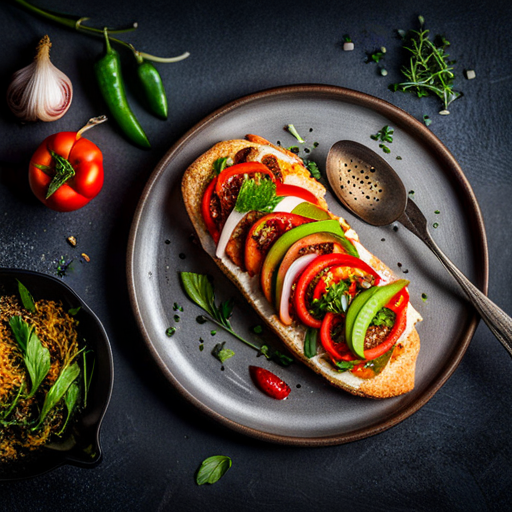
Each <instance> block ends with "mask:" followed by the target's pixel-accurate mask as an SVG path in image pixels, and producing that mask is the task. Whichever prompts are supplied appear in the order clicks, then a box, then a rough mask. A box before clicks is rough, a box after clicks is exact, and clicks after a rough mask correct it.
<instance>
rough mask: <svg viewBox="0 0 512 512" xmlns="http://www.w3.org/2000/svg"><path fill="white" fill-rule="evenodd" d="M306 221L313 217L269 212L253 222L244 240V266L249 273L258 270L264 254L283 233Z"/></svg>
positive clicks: (310, 220)
mask: <svg viewBox="0 0 512 512" xmlns="http://www.w3.org/2000/svg"><path fill="white" fill-rule="evenodd" d="M307 222H313V219H308V218H307V217H302V216H301V215H295V214H294V213H286V212H276V213H269V214H267V215H265V216H263V217H262V218H261V219H259V220H258V221H257V222H255V223H254V224H253V225H252V227H251V229H250V230H249V233H248V235H247V238H246V242H245V267H246V269H247V272H248V273H249V275H250V276H255V275H256V274H258V273H259V272H260V270H261V267H262V265H263V261H264V259H265V256H266V255H267V253H268V251H269V250H270V248H271V247H272V245H274V242H275V241H276V240H277V239H278V238H279V237H280V236H281V235H282V234H283V233H285V232H286V231H289V230H290V229H292V228H295V227H297V226H300V225H301V224H305V223H307Z"/></svg>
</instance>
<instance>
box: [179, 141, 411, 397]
mask: <svg viewBox="0 0 512 512" xmlns="http://www.w3.org/2000/svg"><path fill="white" fill-rule="evenodd" d="M248 137H249V138H252V140H251V141H247V140H243V139H235V140H229V141H224V142H219V143H218V144H216V145H215V146H213V147H212V148H211V149H210V150H208V151H207V152H206V153H204V154H202V155H201V156H199V157H198V158H197V159H196V160H195V161H194V162H193V163H192V164H191V165H190V166H189V168H188V169H187V170H186V171H185V174H184V175H183V179H182V194H183V200H184V203H185V207H186V209H187V212H188V215H189V217H190V220H191V222H192V224H193V226H194V229H195V230H196V233H197V236H198V238H199V240H200V242H201V245H202V246H203V248H204V250H205V251H206V252H207V253H208V254H209V255H210V256H211V257H212V258H213V259H214V260H215V261H216V263H217V264H218V266H219V267H220V268H221V270H222V271H223V272H224V273H225V274H226V276H227V277H228V278H229V279H230V280H231V281H232V282H233V283H234V284H235V285H236V286H237V287H238V288H239V290H240V291H241V293H242V294H243V295H244V297H245V298H246V299H247V301H248V302H249V303H250V304H251V305H252V306H253V307H254V308H255V309H256V311H257V312H258V313H259V314H260V316H261V317H262V319H263V320H264V321H265V322H266V324H267V325H269V326H270V327H271V328H272V329H273V330H274V331H275V332H276V333H277V334H278V335H279V337H280V338H281V339H282V341H283V342H284V343H285V345H286V346H287V347H288V348H289V350H290V351H291V352H292V353H293V354H294V355H295V357H296V358H297V359H299V360H300V361H302V362H303V363H304V364H306V365H307V366H309V367H310V368H312V369H313V370H314V371H315V372H316V373H318V374H320V375H322V376H323V377H324V378H326V379H327V380H328V381H329V382H330V383H331V384H332V385H334V386H336V387H339V388H342V389H344V390H346V391H348V392H350V393H352V394H354V395H358V396H363V397H368V398H388V397H393V396H398V395H401V394H403V393H407V392H408V391H411V390H412V389H413V388H414V375H415V367H416V359H417V356H418V352H419V348H420V338H419V335H418V333H417V331H416V329H415V327H414V325H415V323H416V322H417V321H419V320H421V317H420V316H419V314H418V313H417V312H416V311H415V310H414V308H413V307H412V306H411V305H410V304H409V306H408V307H409V310H408V329H407V331H406V335H405V336H404V337H403V338H402V339H401V340H400V344H401V345H402V346H403V349H402V350H400V351H397V352H398V356H395V354H394V355H393V357H392V358H391V360H390V362H389V363H388V365H387V366H386V368H385V369H384V370H383V371H382V372H381V373H380V374H379V375H377V376H376V377H374V378H372V379H364V380H363V379H360V378H358V377H356V376H354V375H353V374H351V373H350V372H343V373H340V372H338V371H337V370H336V369H335V368H334V366H333V365H332V364H331V363H330V362H329V359H328V356H327V355H326V354H325V353H320V352H319V354H318V355H317V356H316V357H313V358H311V359H309V358H307V357H306V356H305V355H304V352H303V343H304V335H305V332H306V330H305V328H304V326H300V325H294V326H285V325H284V324H282V323H281V321H280V320H279V317H278V316H277V314H276V312H275V310H274V308H273V307H272V305H270V304H269V303H268V302H267V301H266V300H265V298H264V296H263V294H262V292H261V291H260V288H259V278H258V277H259V276H255V277H253V278H250V277H249V276H248V274H247V273H245V272H242V271H241V270H240V269H239V268H238V267H236V266H235V265H234V264H233V263H232V262H231V261H229V260H228V259H227V258H223V259H219V258H217V257H216V256H215V249H216V246H215V243H214V242H213V240H212V238H211V237H210V235H209V233H208V231H207V229H206V225H205V223H204V221H203V218H202V215H201V200H202V196H203V193H204V191H205V189H206V187H207V186H208V183H209V182H210V180H211V175H212V165H213V162H214V161H215V160H217V159H218V158H221V157H230V158H233V159H234V157H235V155H236V153H237V152H238V151H240V150H241V149H243V148H247V147H253V148H255V149H257V150H258V151H260V152H261V151H263V152H264V151H265V150H266V148H268V147H270V146H268V145H265V144H262V143H261V140H263V141H264V139H261V138H259V137H254V136H248ZM255 141H258V142H255ZM272 149H273V151H274V154H275V151H276V149H277V150H279V149H278V148H275V147H273V146H272ZM283 154H284V153H283ZM284 158H285V159H286V161H287V164H286V165H285V167H286V168H287V169H286V170H285V172H283V177H284V181H285V182H288V183H293V184H297V185H302V186H303V187H305V188H308V189H309V190H311V191H312V192H313V193H314V194H315V195H317V197H319V199H321V201H323V202H324V203H325V200H324V194H325V188H324V187H323V185H322V184H320V183H319V182H317V181H316V180H314V179H312V178H311V177H310V176H309V172H308V171H307V169H305V168H304V167H303V166H302V165H301V164H299V163H297V165H294V164H293V163H292V159H291V157H290V156H289V155H287V156H286V157H284ZM325 204H326V203H325ZM340 223H341V224H342V226H343V227H344V229H346V228H347V227H348V225H347V224H346V222H345V221H343V220H342V219H340ZM350 234H351V238H352V239H353V240H355V241H356V242H355V243H356V244H357V248H358V250H359V251H360V254H361V252H363V253H364V257H363V256H362V258H363V259H365V260H366V261H367V262H368V263H370V264H371V265H372V266H373V267H374V268H375V269H376V270H377V271H378V272H379V273H380V274H381V275H383V276H386V277H387V278H388V279H396V277H395V276H394V274H393V273H392V272H391V270H390V269H389V268H388V267H387V266H386V265H385V264H384V263H383V262H382V261H380V260H379V259H378V258H376V257H375V256H374V255H372V254H370V253H369V252H368V251H366V249H364V248H363V247H362V246H361V245H360V243H359V241H358V238H357V235H356V234H355V232H353V230H351V231H350ZM347 235H348V233H347Z"/></svg>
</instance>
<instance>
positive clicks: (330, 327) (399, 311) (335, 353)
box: [320, 289, 409, 378]
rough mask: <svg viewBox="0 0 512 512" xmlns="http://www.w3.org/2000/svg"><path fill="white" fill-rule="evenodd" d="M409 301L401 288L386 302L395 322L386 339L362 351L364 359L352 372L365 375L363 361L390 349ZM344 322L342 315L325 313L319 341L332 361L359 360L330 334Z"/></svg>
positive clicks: (404, 319) (403, 323)
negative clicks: (393, 314)
mask: <svg viewBox="0 0 512 512" xmlns="http://www.w3.org/2000/svg"><path fill="white" fill-rule="evenodd" d="M408 303H409V293H408V292H407V290H406V289H403V290H401V291H400V292H399V293H397V294H396V295H395V297H393V299H391V300H390V301H389V303H388V304H386V306H385V307H386V308H388V309H391V310H392V311H394V312H395V314H396V318H395V324H394V325H393V328H392V329H391V332H390V333H389V334H388V335H387V336H386V339H385V340H384V341H383V342H382V343H381V344H380V345H377V346H376V347H374V348H371V349H368V350H365V351H364V356H365V358H364V360H363V361H362V362H361V363H360V364H358V365H356V366H355V367H354V368H353V370H352V371H353V373H356V374H357V373H359V374H360V375H361V377H362V378H363V376H364V375H365V372H363V368H364V363H365V361H371V360H373V359H377V358H378V357H380V356H382V355H383V354H385V353H386V352H387V351H388V350H390V349H391V348H392V347H393V345H394V344H395V343H396V342H397V341H398V339H399V338H400V336H401V335H402V334H403V332H404V330H405V327H406V325H407V304H408ZM341 323H343V326H341V327H343V329H341V331H344V323H345V317H344V315H336V314H334V313H327V314H326V315H325V317H324V319H323V321H322V324H321V326H320V342H321V343H322V346H323V347H324V349H325V351H326V352H327V353H328V354H329V355H330V356H331V358H332V359H333V360H334V361H357V360H360V358H358V357H357V356H356V355H354V354H353V353H352V352H351V351H350V349H349V347H348V345H347V343H346V342H345V341H341V342H337V341H335V339H334V338H333V336H332V334H333V331H335V329H336V327H338V326H340V324H341Z"/></svg>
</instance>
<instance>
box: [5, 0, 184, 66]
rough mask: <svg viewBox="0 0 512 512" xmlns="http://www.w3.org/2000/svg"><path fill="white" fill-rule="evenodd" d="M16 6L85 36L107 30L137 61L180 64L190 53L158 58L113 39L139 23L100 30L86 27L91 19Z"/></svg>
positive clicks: (23, 2) (24, 4)
mask: <svg viewBox="0 0 512 512" xmlns="http://www.w3.org/2000/svg"><path fill="white" fill-rule="evenodd" d="M12 1H13V2H14V3H15V4H17V5H18V6H19V7H21V8H22V9H25V10H26V11H28V12H30V13H31V14H35V15H39V16H41V17H43V18H46V19H48V20H50V21H53V22H55V23H58V24H59V25H63V26H65V27H67V28H70V29H73V30H76V31H77V32H83V33H85V34H89V35H94V36H100V37H104V36H105V30H106V31H107V34H108V39H109V40H110V41H112V42H114V43H117V44H120V45H122V46H124V47H125V48H128V49H129V50H131V51H132V52H133V55H134V56H135V58H136V59H139V58H143V59H146V60H151V61H153V62H164V63H169V62H179V61H180V60H183V59H186V58H187V57H188V56H189V55H190V53H188V52H185V53H182V54H181V55H178V56H176V57H157V56H156V55H151V54H149V53H144V52H139V51H137V50H136V49H135V48H134V47H133V45H131V44H129V43H126V42H125V41H122V40H121V39H117V38H115V37H111V36H110V34H122V33H125V32H132V31H134V30H137V27H138V24H137V22H135V23H133V24H132V25H131V26H129V27H124V28H108V27H107V28H106V29H99V28H94V27H89V26H87V25H84V24H83V23H84V21H87V20H89V19H90V18H88V17H85V16H82V17H79V16H74V15H71V14H63V13H57V12H53V11H50V10H45V9H41V8H40V7H36V6H35V5H32V4H31V3H29V2H27V0H12Z"/></svg>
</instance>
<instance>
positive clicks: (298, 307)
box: [294, 253, 380, 329]
mask: <svg viewBox="0 0 512 512" xmlns="http://www.w3.org/2000/svg"><path fill="white" fill-rule="evenodd" d="M333 266H344V267H352V268H356V269H361V270H364V271H365V272H367V273H368V274H371V275H372V276H374V278H375V281H374V283H375V284H378V283H379V282H380V277H379V275H378V274H377V273H376V272H375V270H373V268H372V267H370V266H369V265H368V264H367V263H365V262H364V261H363V260H361V259H360V258H356V257H355V256H351V255H349V254H340V253H333V254H324V255H322V256H319V257H318V258H316V259H315V260H314V261H313V262H312V263H311V264H310V265H309V266H308V267H307V268H306V269H305V270H304V272H303V273H302V274H301V276H300V277H299V279H298V281H297V287H296V289H295V295H294V306H295V312H296V313H297V316H298V317H299V320H300V321H301V322H302V323H303V324H304V325H306V326H308V327H314V328H315V329H319V328H320V327H321V325H322V320H320V319H318V318H315V317H314V316H313V315H312V314H311V313H310V312H309V297H308V295H309V293H310V290H309V286H310V285H311V283H312V282H313V281H314V279H315V278H316V277H317V276H318V274H320V273H321V272H322V271H323V270H325V269H326V268H329V267H333Z"/></svg>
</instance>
